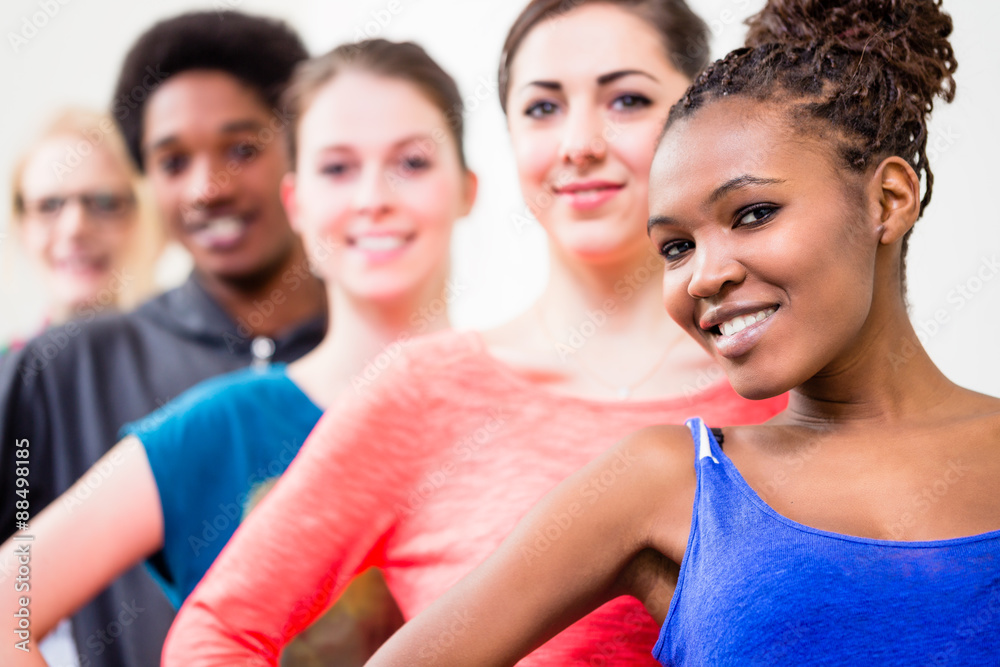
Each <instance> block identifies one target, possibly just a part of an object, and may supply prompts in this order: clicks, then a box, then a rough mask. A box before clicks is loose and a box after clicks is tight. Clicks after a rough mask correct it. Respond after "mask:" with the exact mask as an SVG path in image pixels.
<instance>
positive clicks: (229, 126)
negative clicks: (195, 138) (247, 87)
mask: <svg viewBox="0 0 1000 667" xmlns="http://www.w3.org/2000/svg"><path fill="white" fill-rule="evenodd" d="M263 127H264V124H263V123H261V122H260V121H258V120H254V119H252V118H246V119H243V120H234V121H232V122H229V123H226V124H225V125H223V126H222V127H221V128H219V132H220V133H221V134H239V133H241V132H256V131H257V130H260V129H262V128H263ZM179 141H180V137H178V136H177V135H176V134H170V135H167V136H166V137H163V138H162V139H158V140H157V141H155V142H153V143H152V144H150V145H149V146H147V147H146V149H145V152H147V153H152V152H153V151H155V150H157V149H158V148H163V147H164V146H169V145H170V144H174V143H177V142H179Z"/></svg>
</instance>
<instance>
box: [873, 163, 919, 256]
mask: <svg viewBox="0 0 1000 667" xmlns="http://www.w3.org/2000/svg"><path fill="white" fill-rule="evenodd" d="M872 180H873V183H874V184H875V186H876V187H877V188H878V197H879V201H878V205H879V209H880V211H881V219H880V223H881V224H880V225H879V232H880V235H879V242H880V243H882V244H883V245H890V244H892V243H895V242H896V241H899V240H900V239H902V238H903V236H904V235H905V234H906V233H907V232H908V231H910V229H912V228H913V225H914V223H916V221H917V217H918V216H919V215H920V179H919V178H918V177H917V174H916V172H915V171H913V167H911V166H910V165H909V164H908V163H907V162H906V160H904V159H903V158H901V157H897V156H893V157H887V158H886V159H884V160H882V163H881V164H880V165H879V166H878V168H877V169H876V170H875V174H874V176H873V177H872Z"/></svg>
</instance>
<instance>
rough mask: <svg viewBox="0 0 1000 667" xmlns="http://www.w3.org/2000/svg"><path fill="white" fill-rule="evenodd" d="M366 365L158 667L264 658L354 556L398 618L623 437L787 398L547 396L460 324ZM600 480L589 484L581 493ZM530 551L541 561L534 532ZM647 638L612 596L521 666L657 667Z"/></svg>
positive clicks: (641, 615) (749, 419) (765, 408)
mask: <svg viewBox="0 0 1000 667" xmlns="http://www.w3.org/2000/svg"><path fill="white" fill-rule="evenodd" d="M383 375H384V377H382V378H380V379H379V380H378V381H377V382H376V383H375V384H373V385H372V386H370V387H369V386H364V385H363V383H362V385H361V386H358V387H356V392H354V394H355V395H352V396H346V397H344V398H342V399H341V400H339V401H338V402H337V404H336V405H335V406H334V407H333V408H332V409H330V410H329V411H328V412H327V413H326V414H325V415H324V416H323V418H322V419H321V420H320V422H319V424H318V425H317V426H316V428H315V430H314V431H313V432H312V434H311V435H310V436H309V438H308V440H307V441H306V443H305V444H304V445H303V447H302V449H301V451H300V453H299V455H298V456H297V457H296V459H295V460H294V461H293V462H292V464H291V466H290V467H289V468H288V471H287V472H286V473H285V474H284V476H283V477H282V479H281V481H280V482H279V483H278V485H277V486H276V487H275V488H274V490H273V491H272V492H271V493H270V495H269V496H268V497H267V498H266V499H265V500H264V502H263V503H262V504H261V505H260V506H259V507H258V508H257V509H256V510H255V511H254V512H253V513H252V514H250V516H249V518H248V519H247V520H246V522H245V523H243V524H242V525H241V527H240V528H239V530H237V532H236V534H235V536H234V537H233V539H232V540H231V542H230V543H229V545H228V546H227V547H226V548H225V549H224V550H223V552H222V554H221V555H220V556H219V558H218V559H217V560H216V562H215V564H214V565H213V566H212V568H211V569H210V570H209V572H208V574H207V575H206V577H205V579H204V580H202V582H201V584H200V585H199V586H198V587H197V588H196V589H195V590H194V592H193V593H192V594H191V596H190V597H189V598H188V599H187V602H186V603H185V604H184V606H183V608H182V609H181V611H180V614H179V616H178V617H177V620H176V622H175V623H174V626H173V628H172V629H171V631H170V635H169V636H168V639H167V644H166V646H165V648H164V653H163V657H164V663H163V664H164V665H167V666H168V667H174V666H179V665H183V666H184V667H191V666H194V665H226V666H229V665H235V664H239V665H277V664H278V659H279V654H280V651H281V649H282V647H283V646H285V644H287V643H288V642H289V640H290V639H291V638H292V637H294V636H295V635H296V634H297V633H299V632H300V631H302V630H303V629H304V628H306V627H307V626H308V625H309V624H310V623H312V622H313V621H314V620H315V619H316V618H318V617H319V616H320V615H321V614H322V612H323V611H324V610H325V609H326V608H327V607H329V605H330V604H331V603H332V602H333V601H334V599H335V598H336V596H337V595H339V593H340V592H341V591H342V590H343V589H344V587H345V585H346V584H347V583H348V582H349V581H350V580H351V579H352V577H354V576H355V575H356V574H358V573H359V572H361V571H362V570H364V569H365V568H367V567H369V566H374V567H379V568H381V569H382V570H383V571H384V574H385V579H386V582H387V583H388V586H389V588H390V590H391V591H392V593H393V595H394V596H395V597H396V600H397V601H398V603H399V606H400V608H401V609H402V611H403V614H404V616H405V617H406V618H412V617H413V616H414V615H416V614H417V613H418V612H420V610H422V609H423V608H424V607H426V606H427V605H429V604H430V603H431V602H432V601H434V600H435V599H436V598H437V597H438V596H440V595H441V594H442V593H444V591H445V590H447V589H448V588H449V587H450V586H452V585H453V584H454V583H455V582H457V581H458V580H459V579H460V578H461V577H463V576H464V575H465V574H467V573H468V572H470V571H471V570H472V569H473V568H475V566H476V565H478V564H479V563H480V562H482V561H483V560H484V559H485V558H486V557H487V556H488V555H489V554H490V553H491V552H492V551H494V550H495V549H496V547H497V546H499V544H500V542H501V541H502V540H503V539H504V538H505V537H506V536H507V535H508V533H510V532H511V530H512V529H513V528H514V526H515V525H516V524H517V522H518V521H519V520H520V519H521V517H523V516H524V515H525V514H526V513H527V512H528V510H529V509H531V507H532V506H533V505H534V504H535V503H536V502H538V500H540V499H541V498H542V496H544V495H545V494H546V493H547V492H548V491H550V490H551V489H552V488H553V487H554V486H556V485H557V484H558V483H559V482H561V481H562V480H563V479H565V478H566V477H568V476H569V475H570V474H572V473H573V472H574V471H576V470H577V469H579V468H580V467H582V466H583V465H584V464H586V463H587V462H589V461H590V460H591V459H593V458H595V457H596V456H597V455H598V454H600V453H601V452H602V451H604V450H605V449H607V448H608V447H610V446H611V445H613V444H614V443H615V442H616V441H618V440H620V439H621V438H623V437H624V436H626V435H628V434H629V433H631V432H633V431H635V430H638V429H640V428H643V427H646V426H650V425H653V424H662V423H667V424H679V423H682V422H683V420H684V419H685V418H686V417H689V416H692V415H698V416H701V417H703V418H704V419H705V420H706V421H707V422H708V423H709V424H718V425H720V426H721V425H729V424H744V423H758V422H761V421H764V420H766V419H768V418H769V417H771V416H772V415H774V414H776V413H777V412H779V411H780V410H782V409H784V407H785V405H786V403H787V397H786V396H781V397H778V398H775V399H770V400H766V401H748V400H746V399H743V398H741V397H739V396H738V395H737V394H736V393H735V392H734V391H733V389H732V388H731V387H730V386H729V383H728V382H727V381H726V380H725V379H722V380H721V381H719V382H712V383H710V386H708V387H706V388H704V389H702V390H700V391H691V392H690V393H688V394H687V395H682V396H678V397H674V398H671V399H666V400H653V401H635V402H607V401H597V400H589V399H583V398H576V397H571V396H566V395H560V394H556V393H553V392H550V391H548V390H546V389H545V388H544V387H542V386H540V385H538V384H536V383H534V382H532V381H531V380H529V379H527V378H525V377H523V376H520V375H517V374H516V373H515V372H514V371H513V370H512V369H510V368H509V367H508V366H506V365H504V364H503V363H501V362H500V361H498V360H497V359H495V358H494V357H492V356H491V355H490V354H489V353H488V351H487V348H486V346H485V343H484V341H483V339H482V338H481V336H479V335H478V334H476V333H455V332H446V333H443V334H437V335H434V336H430V337H428V338H426V339H424V340H422V341H420V342H417V343H414V344H413V345H412V346H410V347H409V348H408V349H407V350H406V352H404V353H403V354H402V355H401V356H400V357H399V358H397V359H396V360H395V361H393V363H392V364H391V366H390V367H389V368H388V369H387V370H386V371H385V372H384V374H383ZM613 483H614V480H594V484H593V500H596V499H597V498H599V496H600V490H601V488H602V485H604V484H613ZM584 500H585V501H586V500H587V499H584ZM537 546H538V548H539V555H540V554H541V553H543V552H544V548H545V544H544V540H541V541H540V542H539V544H538V545H537ZM526 557H527V555H526ZM497 613H498V614H502V613H503V610H497ZM460 621H461V619H457V620H456V631H461V628H460V627H459V626H460V625H461V622H460ZM657 634H658V627H657V625H656V623H655V622H654V621H653V619H652V618H651V617H650V616H649V615H648V614H647V613H646V611H645V609H644V608H643V607H642V605H641V604H640V603H639V602H638V601H636V600H635V599H633V598H630V597H621V598H618V599H616V600H612V601H611V602H609V603H607V604H606V605H604V606H603V607H601V608H600V609H598V610H597V611H595V612H593V613H592V614H590V615H589V616H587V617H586V618H584V619H582V620H581V621H579V622H578V623H576V624H575V625H573V626H571V627H570V628H568V629H566V630H565V631H564V632H562V633H561V634H559V635H558V636H556V637H555V638H553V639H552V640H550V641H549V642H548V643H547V644H545V645H544V646H542V647H541V648H539V649H538V650H536V651H535V652H534V653H532V654H531V655H530V656H529V657H527V658H525V659H524V660H523V661H522V662H521V663H520V664H521V665H592V664H601V665H629V666H634V665H656V664H657V663H656V662H655V661H654V660H653V658H652V656H651V654H650V651H651V649H652V647H653V645H654V644H655V642H656V639H657ZM428 649H429V650H433V647H428Z"/></svg>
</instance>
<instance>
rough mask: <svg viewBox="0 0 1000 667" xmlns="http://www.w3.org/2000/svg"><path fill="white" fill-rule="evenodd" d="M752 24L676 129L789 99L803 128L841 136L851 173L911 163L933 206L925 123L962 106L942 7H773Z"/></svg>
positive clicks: (866, 2) (690, 98)
mask: <svg viewBox="0 0 1000 667" xmlns="http://www.w3.org/2000/svg"><path fill="white" fill-rule="evenodd" d="M747 25H748V26H749V27H750V29H749V33H748V35H747V41H746V47H744V48H742V49H737V50H736V51H733V52H731V53H730V54H729V55H727V56H726V57H725V58H723V59H722V60H719V61H717V62H715V63H714V64H713V65H711V66H710V67H709V68H708V69H707V70H705V72H704V73H703V74H702V75H701V76H700V77H699V78H698V79H697V80H696V81H695V83H694V85H693V86H692V87H691V88H690V89H689V90H688V92H687V94H686V95H685V96H684V98H683V99H682V100H681V101H680V102H679V103H678V104H677V105H676V106H675V107H674V109H672V110H671V114H670V118H669V120H668V122H667V126H668V127H669V125H670V124H671V123H673V122H674V121H675V120H677V119H679V118H682V117H684V116H687V115H689V114H691V113H693V112H694V111H695V110H697V109H698V108H699V107H701V106H703V105H705V104H706V103H708V102H710V101H711V100H713V99H715V98H719V97H723V96H732V95H742V96H747V97H751V98H754V99H758V100H763V99H780V100H782V101H785V100H787V101H788V102H789V103H791V104H793V105H794V112H796V113H795V116H794V117H795V118H796V122H799V123H802V124H807V123H810V122H816V121H820V122H824V123H827V124H829V125H832V126H833V127H834V128H836V129H837V130H839V132H838V133H837V137H838V138H837V141H838V144H839V145H838V149H839V152H840V155H841V156H842V158H843V161H844V163H845V165H846V166H847V167H848V168H850V169H853V170H856V171H864V170H866V169H867V168H868V167H870V166H872V165H873V164H878V162H880V161H881V160H882V159H884V158H886V157H889V156H890V155H898V156H899V157H902V158H904V159H905V160H907V162H909V163H910V165H911V166H912V167H913V169H914V170H915V171H916V172H917V174H918V176H923V177H924V178H925V180H926V189H925V193H924V197H923V199H922V201H921V208H922V209H923V208H924V207H926V206H927V204H929V203H930V199H931V192H932V190H933V185H934V174H933V173H932V172H931V169H930V165H929V164H928V163H927V150H926V149H927V116H928V114H929V113H930V111H931V109H932V108H933V106H934V98H935V97H941V98H942V99H943V100H945V101H946V102H950V101H952V99H954V97H955V79H954V77H953V74H954V73H955V70H956V68H957V67H958V62H957V61H956V60H955V54H954V51H953V50H952V47H951V44H950V43H949V41H948V37H949V35H951V32H952V21H951V17H950V16H948V15H947V14H946V13H944V11H943V10H942V9H941V2H940V0H769V2H768V3H767V5H766V6H765V7H764V9H762V10H761V11H760V12H759V13H758V14H756V15H755V16H752V17H751V18H750V19H748V20H747Z"/></svg>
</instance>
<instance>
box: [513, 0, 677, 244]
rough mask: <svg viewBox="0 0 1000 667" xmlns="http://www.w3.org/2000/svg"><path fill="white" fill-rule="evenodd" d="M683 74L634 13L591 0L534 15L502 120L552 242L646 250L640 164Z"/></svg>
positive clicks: (646, 161) (645, 162)
mask: <svg viewBox="0 0 1000 667" xmlns="http://www.w3.org/2000/svg"><path fill="white" fill-rule="evenodd" d="M689 84H690V81H689V80H688V79H687V78H686V77H685V76H684V75H683V74H681V73H679V72H678V71H677V70H676V69H674V67H673V66H672V65H671V63H670V61H669V59H668V57H667V54H666V51H665V50H664V45H663V43H662V41H661V38H660V35H659V34H658V33H657V32H656V31H655V30H654V29H653V28H652V27H651V26H650V25H648V24H647V23H646V22H645V21H643V20H642V19H640V18H639V17H638V16H637V15H635V14H633V13H631V12H629V11H627V10H625V9H621V8H619V7H614V6H611V5H607V4H602V3H596V4H590V5H585V6H583V7H579V8H577V9H574V10H572V11H570V12H568V13H566V14H564V15H561V16H558V17H556V18H553V19H549V20H547V21H545V22H543V23H540V24H539V25H538V26H537V27H535V28H534V29H533V30H532V31H531V33H529V34H528V36H527V37H526V38H525V40H524V42H523V43H522V44H521V46H520V49H519V51H518V53H517V56H516V58H515V60H514V63H513V66H512V68H511V80H510V93H509V96H508V99H507V114H508V125H509V128H510V134H511V140H512V142H513V146H514V154H515V159H516V160H517V166H518V174H519V176H520V182H521V191H522V193H523V195H524V198H525V201H526V202H527V203H528V205H529V207H530V208H531V210H532V211H533V212H534V213H535V216H536V217H537V218H538V220H539V222H540V223H541V224H542V226H543V227H544V228H545V229H546V231H547V232H548V234H549V238H550V240H551V241H552V242H553V243H554V244H555V246H556V248H557V249H558V250H560V251H561V252H562V253H563V254H565V255H568V256H575V257H580V258H582V259H584V260H586V261H591V262H605V261H618V260H621V259H622V258H627V257H633V256H637V255H639V254H642V253H645V252H648V246H647V242H646V239H645V229H644V223H645V220H646V218H647V215H648V174H649V166H650V163H651V161H652V159H653V152H654V150H655V142H656V137H657V135H658V133H659V131H660V128H661V126H662V124H663V120H664V119H665V118H666V114H667V112H668V111H669V109H670V106H671V105H672V104H673V103H674V102H675V101H676V100H677V99H679V98H680V96H681V95H682V94H683V92H684V91H685V89H686V88H687V86H688V85H689Z"/></svg>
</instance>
